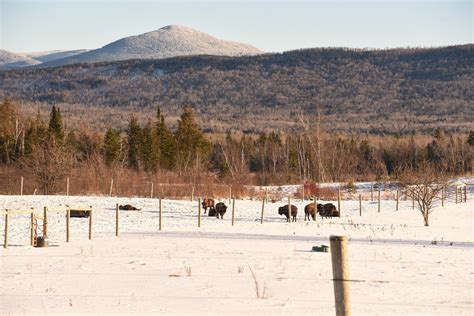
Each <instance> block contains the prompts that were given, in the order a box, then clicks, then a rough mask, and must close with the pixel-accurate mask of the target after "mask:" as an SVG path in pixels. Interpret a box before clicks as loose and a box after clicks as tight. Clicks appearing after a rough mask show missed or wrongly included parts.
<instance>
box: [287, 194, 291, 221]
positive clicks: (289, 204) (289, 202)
mask: <svg viewBox="0 0 474 316" xmlns="http://www.w3.org/2000/svg"><path fill="white" fill-rule="evenodd" d="M288 223H291V200H290V196H289V195H288Z"/></svg>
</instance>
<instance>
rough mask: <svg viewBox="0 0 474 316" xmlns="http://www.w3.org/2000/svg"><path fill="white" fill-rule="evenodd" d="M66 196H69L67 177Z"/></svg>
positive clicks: (67, 180) (67, 179)
mask: <svg viewBox="0 0 474 316" xmlns="http://www.w3.org/2000/svg"><path fill="white" fill-rule="evenodd" d="M66 196H69V177H67V178H66Z"/></svg>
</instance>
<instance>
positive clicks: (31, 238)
mask: <svg viewBox="0 0 474 316" xmlns="http://www.w3.org/2000/svg"><path fill="white" fill-rule="evenodd" d="M30 215H31V236H30V243H31V247H34V246H35V213H33V211H31V214H30Z"/></svg>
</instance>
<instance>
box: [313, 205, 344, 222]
mask: <svg viewBox="0 0 474 316" xmlns="http://www.w3.org/2000/svg"><path fill="white" fill-rule="evenodd" d="M318 213H319V215H321V217H322V218H324V217H326V218H328V217H329V218H332V217H340V214H339V211H338V210H337V208H336V206H335V205H334V204H332V203H326V204H318Z"/></svg>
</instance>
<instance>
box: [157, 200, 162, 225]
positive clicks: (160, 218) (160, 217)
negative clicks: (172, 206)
mask: <svg viewBox="0 0 474 316" xmlns="http://www.w3.org/2000/svg"><path fill="white" fill-rule="evenodd" d="M159 206H160V214H159V220H160V222H159V227H158V228H159V230H160V231H161V223H162V218H163V217H162V214H163V207H162V206H161V196H160V200H159Z"/></svg>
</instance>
